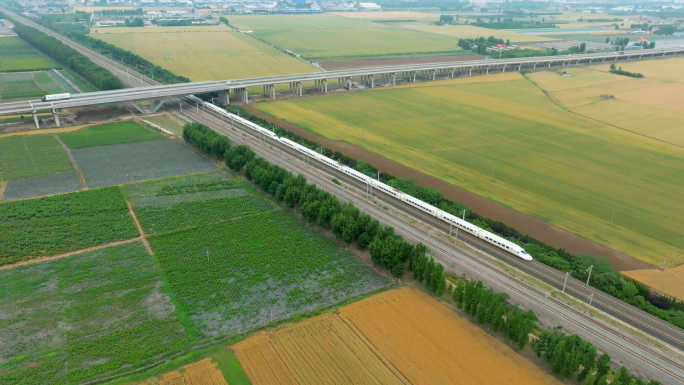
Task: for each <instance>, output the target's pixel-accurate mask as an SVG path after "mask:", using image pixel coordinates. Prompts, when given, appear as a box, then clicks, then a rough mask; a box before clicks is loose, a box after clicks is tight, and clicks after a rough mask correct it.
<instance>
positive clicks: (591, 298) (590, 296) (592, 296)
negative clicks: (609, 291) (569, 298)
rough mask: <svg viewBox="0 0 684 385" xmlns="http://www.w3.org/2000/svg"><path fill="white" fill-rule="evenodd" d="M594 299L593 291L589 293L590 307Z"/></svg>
mask: <svg viewBox="0 0 684 385" xmlns="http://www.w3.org/2000/svg"><path fill="white" fill-rule="evenodd" d="M593 300H594V292H593V291H592V292H591V295H589V307H591V302H592V301H593Z"/></svg>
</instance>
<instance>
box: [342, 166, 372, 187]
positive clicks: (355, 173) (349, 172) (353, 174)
mask: <svg viewBox="0 0 684 385" xmlns="http://www.w3.org/2000/svg"><path fill="white" fill-rule="evenodd" d="M340 171H342V172H343V173H345V174H347V175H349V176H350V177H352V178H354V179H356V180H359V181H361V182H363V183H368V181H369V180H372V178H371V177H369V176H368V175H366V174H364V173H362V172H358V171H356V170H354V169H353V168H349V167H346V166H341V167H340Z"/></svg>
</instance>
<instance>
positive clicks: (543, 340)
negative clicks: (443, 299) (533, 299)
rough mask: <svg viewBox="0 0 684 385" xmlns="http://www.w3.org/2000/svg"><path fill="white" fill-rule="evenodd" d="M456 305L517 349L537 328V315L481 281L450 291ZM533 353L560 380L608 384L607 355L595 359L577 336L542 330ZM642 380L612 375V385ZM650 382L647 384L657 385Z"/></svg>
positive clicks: (595, 354) (626, 374)
mask: <svg viewBox="0 0 684 385" xmlns="http://www.w3.org/2000/svg"><path fill="white" fill-rule="evenodd" d="M453 297H454V301H456V306H457V307H458V308H459V309H463V311H464V312H465V313H466V314H467V315H469V316H470V317H472V318H474V319H475V320H476V321H477V323H478V324H480V325H483V324H486V325H488V326H489V327H491V329H492V330H493V331H494V332H501V333H502V334H503V336H504V338H507V339H508V340H510V341H511V343H513V342H515V343H516V347H517V348H518V349H519V350H522V349H524V348H525V346H526V345H527V343H528V341H529V338H530V337H529V336H530V334H531V333H532V332H533V331H535V329H538V325H537V321H538V318H537V315H536V314H535V313H534V312H533V311H531V310H528V311H525V312H524V311H522V310H521V309H520V308H519V307H518V306H517V305H516V306H514V307H513V308H510V307H509V306H507V305H506V301H507V300H508V298H509V297H508V294H506V293H498V292H495V291H494V290H492V289H489V288H487V287H485V286H484V284H483V283H482V281H465V280H459V281H458V282H457V284H456V286H455V287H454V288H453ZM531 348H532V351H533V352H534V353H535V354H536V355H537V357H539V358H540V359H542V360H543V361H544V362H546V363H547V364H548V365H549V366H550V367H551V371H552V372H553V374H555V375H557V376H560V377H562V378H563V379H571V378H576V379H577V381H578V382H580V383H583V384H585V385H607V384H608V380H609V377H611V369H610V366H609V364H610V360H611V357H610V356H609V355H607V354H601V355H600V356H598V352H597V350H596V347H595V346H594V345H593V344H592V343H590V342H587V341H585V340H583V339H582V338H581V337H579V336H577V335H565V334H562V333H559V332H558V331H548V330H546V329H541V332H540V333H539V337H538V338H534V339H533V341H532V344H531ZM646 384H647V383H646V382H645V381H644V380H642V379H634V378H632V376H631V375H630V374H629V372H628V371H627V369H626V368H625V367H622V368H621V369H620V370H619V372H616V373H614V374H612V382H611V385H646ZM659 384H660V382H658V381H655V380H652V381H651V382H649V383H648V385H659Z"/></svg>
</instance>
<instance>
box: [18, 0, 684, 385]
mask: <svg viewBox="0 0 684 385" xmlns="http://www.w3.org/2000/svg"><path fill="white" fill-rule="evenodd" d="M5 12H7V13H8V14H10V15H13V17H16V18H17V19H18V21H20V22H22V23H25V24H27V25H30V26H32V27H34V28H37V29H39V30H41V31H43V32H45V33H47V34H49V35H51V36H53V37H55V38H57V39H59V40H60V41H62V42H63V43H65V44H67V45H69V46H71V47H72V48H74V49H76V50H77V51H79V52H81V53H82V54H84V55H86V56H88V57H89V58H90V59H91V60H93V61H94V62H95V63H97V64H99V65H101V66H102V67H104V68H107V69H108V70H110V71H111V72H112V73H114V74H115V75H117V76H118V77H119V78H120V79H121V80H122V82H123V83H124V84H126V85H127V86H128V87H139V86H147V85H158V84H160V83H159V82H157V81H155V80H153V79H150V78H148V77H146V76H144V75H142V74H137V73H136V72H135V71H133V70H131V69H130V68H128V67H126V66H125V65H124V64H121V63H118V62H116V61H114V60H112V59H109V58H107V57H104V56H103V55H101V54H99V53H97V52H95V51H93V50H91V49H89V48H85V47H82V46H81V45H79V44H77V43H74V42H72V41H71V40H69V39H67V38H65V37H63V36H61V35H59V34H57V33H55V32H53V31H51V30H49V29H47V28H45V27H43V26H41V25H38V24H36V23H34V22H32V21H30V20H27V19H26V18H24V17H21V16H18V15H16V14H14V13H12V12H9V11H5ZM183 103H184V104H185V106H186V107H185V108H182V107H181V105H182V104H183ZM171 108H172V109H174V110H176V111H178V112H180V113H182V114H183V115H185V116H187V117H189V118H190V119H192V120H195V121H199V122H201V123H204V124H206V125H208V126H210V127H212V128H213V129H215V130H216V131H218V132H220V133H222V134H224V135H227V136H229V137H231V139H233V140H234V141H235V142H238V143H247V140H246V139H245V137H244V136H242V135H240V134H241V133H244V132H246V133H247V134H248V135H249V137H251V138H253V139H255V140H252V141H251V142H250V143H249V145H250V146H251V147H253V148H255V150H258V152H259V154H260V156H263V157H265V158H267V159H268V160H269V161H271V162H273V163H277V164H281V165H284V166H285V167H286V168H288V169H290V170H292V171H294V172H298V173H302V174H305V175H307V177H308V178H309V180H310V181H312V182H315V183H316V184H317V185H318V186H319V187H323V186H324V188H326V189H328V190H335V193H337V194H338V195H340V194H341V195H343V196H344V199H345V200H348V201H355V202H358V200H359V197H356V196H353V195H351V194H349V193H344V192H341V191H338V190H339V189H336V187H335V186H336V185H334V184H332V182H331V181H330V180H326V179H323V178H321V177H319V176H316V175H315V174H313V173H311V172H309V171H308V170H306V169H304V168H302V167H299V166H298V165H295V164H294V162H284V161H283V159H282V158H281V157H280V156H278V155H277V154H276V153H273V152H270V151H269V150H268V149H267V148H268V147H267V146H266V144H265V143H266V141H269V143H268V144H269V145H270V146H271V147H273V148H277V150H279V151H281V152H283V153H285V154H289V155H290V156H291V157H292V158H294V159H299V158H300V154H298V153H296V154H295V153H293V151H291V149H289V148H288V147H285V146H282V145H281V144H280V143H279V142H275V141H272V142H271V140H270V139H269V138H263V137H261V138H260V137H259V136H258V135H256V134H255V133H254V131H252V130H251V129H249V128H246V127H242V126H241V125H240V124H238V123H235V124H234V127H235V128H237V129H239V130H240V132H238V131H233V130H232V129H230V128H229V127H228V126H227V124H226V123H225V122H224V121H223V118H222V117H220V116H217V115H219V114H217V113H215V112H212V111H209V110H207V111H202V112H199V111H198V109H197V108H196V107H195V106H193V105H190V104H189V102H188V100H187V98H184V101H180V104H179V107H175V106H174V107H171ZM181 109H182V112H181V111H180V110H181ZM260 142H262V144H260ZM311 165H313V167H314V168H316V169H317V171H320V172H324V173H326V174H328V175H331V176H334V177H335V178H337V179H339V180H341V181H343V182H345V183H347V184H348V185H350V186H354V187H355V188H357V189H358V190H359V191H363V190H364V188H365V186H364V185H362V184H361V183H360V182H358V181H356V180H355V179H352V178H349V177H347V176H346V175H345V174H343V173H341V172H338V171H336V170H332V169H327V168H323V167H322V165H320V164H318V162H317V161H312V162H311ZM375 198H377V199H379V200H381V201H382V202H383V203H385V204H388V205H390V206H392V207H394V208H395V209H397V210H400V211H403V212H405V213H406V214H408V215H410V216H413V217H415V218H417V219H419V220H421V221H422V222H424V223H426V224H428V225H430V226H433V227H435V228H437V229H438V230H440V231H442V232H444V233H449V228H448V226H447V225H446V224H445V223H444V222H441V221H439V220H437V219H436V218H434V217H431V216H429V215H427V214H426V213H424V212H422V211H419V210H416V209H414V208H413V207H412V206H409V205H406V204H404V203H403V202H400V201H395V200H393V199H390V198H389V197H385V196H383V195H382V194H377V195H376V196H375ZM364 208H365V209H366V210H367V211H368V212H369V213H372V214H373V215H374V216H376V217H378V218H384V220H385V221H386V222H394V223H399V224H401V227H402V228H403V230H404V231H405V232H406V233H409V234H411V235H412V237H411V238H413V239H415V240H417V241H420V242H423V243H425V244H426V245H429V246H430V247H431V248H432V249H433V250H435V251H439V253H440V254H442V255H443V256H446V258H447V260H450V261H454V260H455V259H454V255H456V254H458V255H464V256H466V257H464V258H462V259H459V262H460V263H461V264H462V265H464V266H468V268H469V269H472V270H473V271H476V272H477V273H478V274H480V275H481V276H483V277H486V278H487V279H490V280H491V281H492V282H496V283H498V284H499V285H501V286H502V287H505V288H506V289H507V290H509V291H512V292H515V293H518V294H519V295H522V296H524V297H526V298H528V300H529V301H531V302H532V303H535V304H537V305H538V306H541V307H542V308H544V310H545V311H549V312H551V313H553V314H555V315H556V316H559V317H562V318H563V319H565V320H566V321H568V322H571V323H572V324H574V325H576V326H577V327H578V328H580V329H582V330H585V331H586V332H587V333H590V334H592V335H594V336H595V337H597V338H599V339H601V340H603V341H605V343H608V344H610V345H612V346H614V347H618V348H619V349H621V350H623V351H625V352H627V353H629V354H630V355H632V356H633V357H635V358H637V359H638V360H640V361H642V362H643V363H645V364H647V365H650V366H652V367H653V368H657V369H658V371H660V372H661V373H663V374H665V375H666V376H667V377H669V378H671V379H672V380H674V381H675V382H674V383H684V374H683V373H684V366H683V365H682V364H681V363H679V362H678V361H676V360H673V359H671V358H670V357H668V356H667V354H664V353H662V352H660V351H659V350H657V349H655V348H654V347H649V346H646V345H644V344H643V343H641V342H639V341H637V340H635V339H633V338H631V337H629V336H627V335H625V334H624V333H621V332H618V331H616V330H615V329H613V328H611V327H610V326H608V325H606V324H604V323H602V322H600V321H598V320H595V319H593V318H592V317H590V316H588V315H587V314H584V313H582V312H581V311H579V310H577V309H575V308H573V307H571V306H569V305H567V304H565V303H563V302H561V301H560V300H557V299H555V298H553V297H552V296H551V297H550V298H549V296H547V295H546V293H542V292H541V291H540V290H538V289H535V288H534V287H532V286H531V285H529V284H526V283H524V282H522V281H520V280H516V281H515V282H510V279H509V280H506V279H503V278H501V276H500V275H498V274H494V273H492V272H493V271H499V270H501V269H500V268H499V267H496V266H494V265H492V264H489V263H488V262H486V261H484V260H483V259H482V258H480V257H478V256H476V255H474V254H473V253H471V252H469V251H464V250H459V249H456V248H455V247H454V245H451V244H449V245H447V244H445V243H444V242H443V241H440V240H437V239H434V238H431V237H430V236H429V234H428V235H427V236H426V235H425V234H424V230H423V229H420V228H419V227H417V226H415V225H413V224H411V223H408V222H407V221H406V220H405V219H404V218H401V217H399V216H397V215H393V214H391V213H389V212H387V211H384V210H380V209H378V208H377V207H375V206H374V205H372V204H370V205H369V204H368V203H365V204H364ZM457 231H458V230H457ZM457 237H459V239H460V240H462V241H464V242H465V243H467V244H469V245H470V246H473V247H475V248H477V249H479V250H482V251H485V252H487V253H488V254H489V255H492V256H494V257H496V258H498V259H500V260H503V261H505V262H507V263H509V264H512V265H514V266H515V267H517V268H519V269H521V270H523V271H525V272H527V273H529V274H531V275H533V276H535V277H537V278H539V279H541V280H543V281H545V282H547V283H550V284H552V285H554V286H556V287H558V288H560V287H562V286H563V282H564V280H565V275H564V274H562V273H560V272H559V271H557V270H555V269H553V268H551V267H549V266H546V265H544V264H541V263H539V262H537V261H533V262H532V263H525V262H523V261H522V260H518V259H517V258H515V257H513V256H511V255H508V254H507V253H504V252H502V251H501V250H499V249H496V248H494V247H492V246H491V245H489V244H487V243H485V242H482V241H481V240H479V239H478V238H475V237H472V236H471V235H470V234H468V233H465V232H462V231H461V232H460V233H457ZM566 292H567V293H568V294H571V295H573V296H574V297H576V298H578V299H580V300H586V299H587V298H588V297H589V296H590V295H592V294H593V304H594V305H595V306H596V307H597V308H599V309H601V310H603V311H606V312H607V313H609V314H611V315H613V316H615V317H616V318H618V319H620V320H622V321H624V322H626V323H628V324H631V325H633V326H634V327H636V328H637V329H639V330H642V331H645V332H646V333H648V334H649V335H652V336H654V337H656V338H658V339H661V340H663V341H665V342H668V343H670V344H671V345H673V346H675V347H677V348H679V349H682V348H684V331H683V330H681V329H679V328H677V327H675V326H673V325H671V324H669V323H667V322H665V321H663V320H661V319H659V318H657V317H654V316H651V315H650V314H648V313H646V312H643V311H642V310H640V309H637V308H635V307H633V306H631V305H628V304H626V303H624V302H622V301H619V300H617V299H616V298H614V297H612V296H610V295H608V294H605V293H603V292H601V291H598V290H595V289H593V288H591V287H590V286H587V285H585V284H584V283H583V282H580V281H578V280H576V279H574V278H569V279H568V282H567V285H566ZM540 298H545V300H543V301H542V300H541V299H540ZM551 304H553V306H555V308H553V309H552V308H551V306H550V305H551ZM578 317H579V318H580V319H581V320H582V321H583V322H584V323H582V322H577V318H578ZM597 330H601V331H602V332H604V333H606V334H602V333H597ZM611 336H612V337H611ZM619 339H622V340H623V342H620V341H619ZM630 345H631V346H630ZM632 346H633V347H637V348H638V349H640V350H643V351H645V352H646V353H647V354H643V353H639V352H638V351H637V349H634V348H633V347H632ZM648 356H652V357H648ZM659 360H660V361H661V363H659V362H658V361H659ZM663 363H665V364H663ZM666 365H670V366H672V368H674V369H671V368H668V367H666Z"/></svg>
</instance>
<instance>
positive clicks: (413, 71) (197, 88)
mask: <svg viewBox="0 0 684 385" xmlns="http://www.w3.org/2000/svg"><path fill="white" fill-rule="evenodd" d="M681 54H684V48H671V49H662V50H659V49H649V50H639V51H620V52H609V53H593V54H582V55H558V56H541V57H526V58H514V59H491V60H475V61H464V62H445V63H429V64H410V65H399V66H387V67H375V68H359V69H350V70H338V71H324V72H313V73H306V74H296V75H280V76H267V77H260V78H251V79H240V80H217V81H201V82H189V83H176V84H167V85H147V84H144V81H143V82H142V83H141V82H140V79H139V77H138V76H137V75H134V76H131V72H133V70H132V69H129V68H128V67H126V66H124V65H122V64H120V63H117V64H118V65H117V66H116V68H114V69H110V71H112V72H113V73H114V74H115V75H117V76H119V77H120V78H121V79H124V80H127V81H128V83H129V84H136V83H137V84H136V85H137V86H139V87H136V88H135V90H131V89H122V90H111V91H98V92H88V93H82V94H73V95H71V97H69V98H66V99H61V98H52V97H51V96H52V95H47V96H46V97H44V98H43V100H35V101H20V102H10V103H1V104H0V115H3V114H18V113H27V112H32V111H34V110H41V109H50V108H57V109H61V108H69V107H84V106H92V105H100V104H108V103H125V102H135V101H141V100H163V99H170V98H176V97H182V96H188V95H198V94H203V93H208V92H223V93H226V95H225V98H226V100H228V98H229V96H228V93H232V94H233V95H236V96H237V98H238V100H239V101H241V102H248V101H249V95H248V90H249V89H250V88H254V87H262V88H263V89H264V90H265V91H266V92H265V93H268V94H269V95H272V97H275V86H276V85H278V84H286V83H290V84H292V85H293V87H292V88H293V90H294V92H295V93H297V94H298V95H302V94H303V90H302V87H303V85H302V84H303V83H311V82H314V83H315V84H316V87H317V89H319V90H320V91H321V92H327V90H328V81H330V80H335V81H337V83H338V85H340V86H342V87H347V88H349V87H350V86H351V84H352V80H353V79H354V78H358V77H361V78H362V79H364V82H365V83H366V84H369V85H371V86H373V85H374V84H375V82H376V81H379V80H380V79H383V81H385V82H387V83H388V84H395V83H396V79H397V77H399V79H405V80H407V81H409V82H415V81H416V77H420V76H422V77H423V78H427V79H432V80H436V79H438V78H453V77H456V76H472V75H473V73H475V74H485V73H498V72H506V71H509V72H510V71H519V70H522V69H530V70H535V69H537V70H538V69H553V68H565V67H567V66H571V65H578V64H591V63H595V62H604V61H608V62H615V61H626V60H638V59H644V58H647V59H648V58H656V57H666V56H675V55H681ZM102 60H104V59H102ZM376 76H377V79H376V78H375V77H376ZM143 84H144V85H143ZM140 85H143V86H140Z"/></svg>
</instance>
